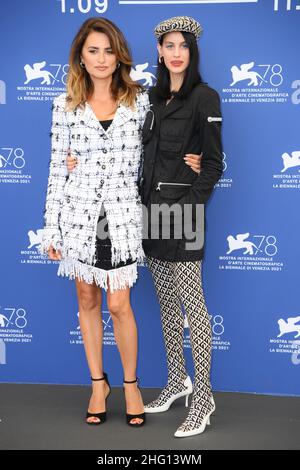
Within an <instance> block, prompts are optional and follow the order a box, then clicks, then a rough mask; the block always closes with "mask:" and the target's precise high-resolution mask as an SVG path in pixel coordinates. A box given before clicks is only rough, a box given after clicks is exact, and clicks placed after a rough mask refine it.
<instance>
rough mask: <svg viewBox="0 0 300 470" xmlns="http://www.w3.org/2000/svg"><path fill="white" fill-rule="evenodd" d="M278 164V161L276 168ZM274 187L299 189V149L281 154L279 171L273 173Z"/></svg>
mask: <svg viewBox="0 0 300 470" xmlns="http://www.w3.org/2000/svg"><path fill="white" fill-rule="evenodd" d="M279 167H280V165H279V162H278V169H279ZM273 188H274V189H300V150H293V151H291V152H289V153H288V152H284V153H283V154H282V155H281V168H280V173H275V174H273Z"/></svg>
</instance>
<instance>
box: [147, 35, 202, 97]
mask: <svg viewBox="0 0 300 470" xmlns="http://www.w3.org/2000/svg"><path fill="white" fill-rule="evenodd" d="M181 34H182V36H183V37H184V40H185V42H186V44H187V46H188V48H189V51H190V63H189V65H188V67H187V69H186V71H185V76H184V79H183V83H182V85H181V88H180V90H179V91H177V92H172V90H171V89H170V84H171V82H170V73H169V70H168V69H167V67H166V66H165V63H164V61H163V60H162V62H161V63H160V62H159V61H157V74H156V76H157V82H156V87H155V91H156V93H157V96H158V97H159V98H161V99H170V98H171V97H172V96H174V97H176V98H179V99H184V98H186V97H187V96H188V95H189V94H190V93H191V91H192V90H193V88H194V87H195V86H196V85H198V84H199V83H203V81H202V78H201V75H200V72H199V49H198V46H197V42H196V39H195V36H194V35H193V34H192V33H186V32H184V31H182V32H181ZM164 37H165V34H164V35H163V36H162V37H161V38H160V39H159V41H158V42H159V44H160V45H162V44H163V41H164Z"/></svg>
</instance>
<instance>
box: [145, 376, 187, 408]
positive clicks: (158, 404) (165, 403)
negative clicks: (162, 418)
mask: <svg viewBox="0 0 300 470" xmlns="http://www.w3.org/2000/svg"><path fill="white" fill-rule="evenodd" d="M183 385H184V390H182V391H180V392H174V391H173V392H172V388H171V387H170V388H168V386H167V387H165V388H164V389H163V390H162V391H161V393H160V395H159V397H158V398H157V399H156V400H154V401H153V402H151V403H149V405H145V407H144V408H145V413H162V412H163V411H167V410H168V409H169V408H170V406H171V405H172V403H173V402H174V401H175V400H177V399H178V398H181V397H186V398H185V406H186V407H188V400H189V396H190V395H191V394H192V393H193V384H192V381H191V378H190V377H189V376H187V378H186V379H185V381H184V383H183ZM173 390H174V387H173Z"/></svg>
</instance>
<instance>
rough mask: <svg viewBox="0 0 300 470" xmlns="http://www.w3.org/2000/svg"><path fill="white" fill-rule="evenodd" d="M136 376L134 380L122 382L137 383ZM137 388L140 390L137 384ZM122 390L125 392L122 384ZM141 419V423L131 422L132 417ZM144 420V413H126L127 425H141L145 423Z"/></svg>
mask: <svg viewBox="0 0 300 470" xmlns="http://www.w3.org/2000/svg"><path fill="white" fill-rule="evenodd" d="M138 381H139V379H138V377H137V378H136V379H135V380H123V382H124V384H134V383H137V384H138ZM137 387H138V389H139V390H140V387H139V385H137ZM123 391H124V394H125V387H124V386H123ZM136 418H138V419H142V420H143V421H142V422H141V423H131V421H132V420H133V419H136ZM145 421H146V415H145V413H140V414H138V415H136V414H135V415H131V414H129V413H126V422H127V424H128V425H129V426H134V427H141V426H143V425H144V424H145Z"/></svg>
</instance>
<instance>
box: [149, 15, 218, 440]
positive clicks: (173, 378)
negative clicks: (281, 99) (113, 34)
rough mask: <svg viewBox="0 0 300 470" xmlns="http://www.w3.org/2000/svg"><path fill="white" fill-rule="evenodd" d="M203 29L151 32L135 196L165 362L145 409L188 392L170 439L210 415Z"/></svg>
mask: <svg viewBox="0 0 300 470" xmlns="http://www.w3.org/2000/svg"><path fill="white" fill-rule="evenodd" d="M201 31H202V28H201V26H200V24H199V23H198V22H197V21H195V20H194V19H193V18H190V17H175V18H171V19H169V20H166V21H163V22H162V23H160V24H159V25H158V26H157V27H156V28H155V36H156V38H157V39H158V52H159V63H158V76H157V84H156V86H155V87H154V88H153V89H151V90H150V102H151V104H152V108H151V111H150V112H149V113H148V115H147V117H146V121H145V124H144V129H143V137H144V139H143V140H144V142H143V143H144V167H143V173H142V179H141V193H142V200H143V204H144V206H146V207H147V209H148V210H147V218H146V224H145V225H146V226H148V227H147V228H148V230H147V231H146V233H145V231H144V236H145V238H146V239H145V240H144V243H143V247H144V251H145V253H146V255H147V258H148V265H149V268H150V270H151V273H152V276H153V279H154V284H155V287H156V291H157V295H158V299H159V303H160V308H161V317H162V326H163V332H164V340H165V346H166V352H167V363H168V383H167V385H166V387H165V388H164V389H163V390H162V392H161V393H160V395H159V397H158V398H157V399H156V400H154V401H153V402H152V403H150V404H148V405H147V406H146V407H145V411H146V412H148V413H157V412H162V411H166V410H168V409H169V407H170V405H171V404H172V403H173V402H174V401H175V400H176V399H177V398H179V397H184V396H185V397H186V406H187V401H188V396H189V395H190V394H191V393H192V392H193V396H192V402H191V406H190V410H189V413H188V416H187V418H186V420H185V421H184V423H182V425H181V426H180V427H179V428H178V430H177V431H176V433H175V436H176V437H186V436H191V435H195V434H200V433H202V432H203V431H204V430H205V427H206V425H207V424H210V415H211V414H212V413H213V411H214V410H215V404H214V400H213V396H212V390H211V383H210V364H211V326H210V321H209V315H208V312H207V308H206V303H205V299H204V296H203V290H202V282H201V267H202V266H201V265H202V258H203V243H204V208H205V204H206V203H207V201H208V199H209V197H210V195H211V193H212V191H213V189H214V185H215V184H216V183H217V181H218V180H219V178H220V176H221V174H222V169H223V166H222V144H221V121H222V117H221V113H220V106H219V105H220V101H219V96H218V94H217V92H216V91H215V90H213V89H212V88H210V87H208V86H207V85H206V84H204V83H203V82H202V80H201V77H200V75H199V72H198V65H199V51H198V46H197V39H198V38H199V36H200V33H201ZM186 154H202V159H201V172H200V173H199V174H196V173H195V172H194V171H192V169H191V168H190V167H189V166H188V165H186V164H185V161H184V158H183V156H184V155H186ZM147 222H148V223H147ZM181 305H183V307H184V310H185V312H186V315H187V319H188V323H189V328H190V338H191V346H192V354H193V361H194V369H195V378H194V384H192V382H191V379H190V378H189V376H188V375H187V372H186V368H185V361H184V353H183V332H184V317H183V313H182V309H181Z"/></svg>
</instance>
